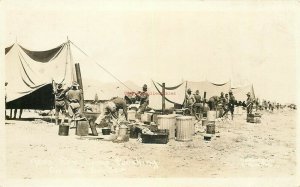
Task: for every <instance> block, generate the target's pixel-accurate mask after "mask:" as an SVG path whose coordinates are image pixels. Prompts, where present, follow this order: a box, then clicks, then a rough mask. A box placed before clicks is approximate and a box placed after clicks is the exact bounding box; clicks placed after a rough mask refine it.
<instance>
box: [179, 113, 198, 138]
mask: <svg viewBox="0 0 300 187" xmlns="http://www.w3.org/2000/svg"><path fill="white" fill-rule="evenodd" d="M192 121H193V118H192V117H191V116H180V117H177V118H176V126H177V128H176V140H177V141H192V140H193V139H192V137H193V136H192V134H193V129H194V128H193V126H194V125H193V122H192Z"/></svg>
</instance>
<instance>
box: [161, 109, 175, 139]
mask: <svg viewBox="0 0 300 187" xmlns="http://www.w3.org/2000/svg"><path fill="white" fill-rule="evenodd" d="M175 123H176V118H175V115H173V114H171V115H158V116H157V127H158V129H167V130H168V131H169V139H174V138H175V128H176V127H175Z"/></svg>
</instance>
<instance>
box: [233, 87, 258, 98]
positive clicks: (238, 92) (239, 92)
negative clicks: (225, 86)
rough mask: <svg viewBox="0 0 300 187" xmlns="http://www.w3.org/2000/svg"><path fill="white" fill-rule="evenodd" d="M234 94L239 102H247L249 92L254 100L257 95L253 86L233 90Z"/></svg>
mask: <svg viewBox="0 0 300 187" xmlns="http://www.w3.org/2000/svg"><path fill="white" fill-rule="evenodd" d="M232 92H233V95H234V97H235V99H236V100H237V101H246V99H247V93H248V92H250V96H251V97H252V98H255V93H254V89H253V85H252V84H250V85H247V86H243V87H239V88H232Z"/></svg>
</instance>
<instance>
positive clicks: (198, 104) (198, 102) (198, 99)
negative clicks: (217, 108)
mask: <svg viewBox="0 0 300 187" xmlns="http://www.w3.org/2000/svg"><path fill="white" fill-rule="evenodd" d="M194 98H195V104H194V105H195V111H196V113H200V112H201V111H202V109H203V105H202V101H201V96H200V95H199V90H196V93H195V95H194Z"/></svg>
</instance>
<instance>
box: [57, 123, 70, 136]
mask: <svg viewBox="0 0 300 187" xmlns="http://www.w3.org/2000/svg"><path fill="white" fill-rule="evenodd" d="M58 135H59V136H68V135H69V126H68V125H59V128H58Z"/></svg>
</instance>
